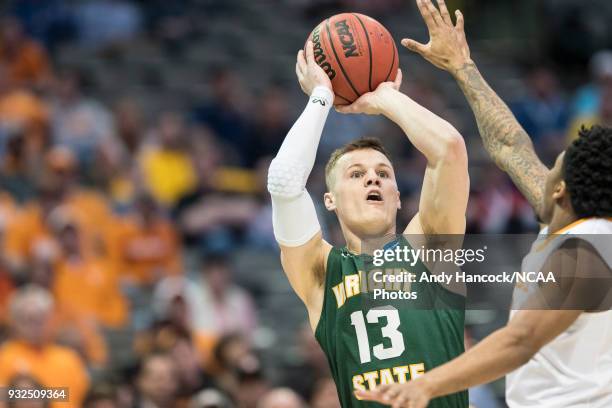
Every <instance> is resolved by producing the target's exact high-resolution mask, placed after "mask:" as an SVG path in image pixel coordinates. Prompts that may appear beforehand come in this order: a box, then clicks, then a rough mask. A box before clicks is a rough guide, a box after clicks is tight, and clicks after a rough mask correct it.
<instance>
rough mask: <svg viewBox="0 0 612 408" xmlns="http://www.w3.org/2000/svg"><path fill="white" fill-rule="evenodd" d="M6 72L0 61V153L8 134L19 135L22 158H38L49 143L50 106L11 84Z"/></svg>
mask: <svg viewBox="0 0 612 408" xmlns="http://www.w3.org/2000/svg"><path fill="white" fill-rule="evenodd" d="M7 72H8V70H7V67H6V66H5V65H3V64H2V63H1V62H0V144H1V147H2V149H0V152H3V151H4V149H5V148H6V144H7V142H8V140H9V136H10V135H13V134H22V135H23V138H24V139H23V142H24V146H23V155H24V157H25V160H26V161H28V162H31V161H36V160H40V156H41V155H42V152H43V150H44V148H45V147H46V145H47V143H48V134H49V132H48V130H49V109H48V107H47V105H46V103H45V102H43V101H42V100H41V99H40V98H39V97H37V96H36V95H35V94H34V93H32V92H31V91H29V90H28V89H26V88H19V87H17V86H16V85H14V84H11V83H10V81H9V78H8V76H7Z"/></svg>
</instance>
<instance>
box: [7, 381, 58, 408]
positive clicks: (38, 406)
mask: <svg viewBox="0 0 612 408" xmlns="http://www.w3.org/2000/svg"><path fill="white" fill-rule="evenodd" d="M7 388H8V389H9V390H40V389H42V385H41V384H40V383H39V382H38V381H36V379H35V378H33V377H31V376H29V375H22V374H17V375H16V376H15V377H13V378H12V379H11V381H10V382H9V385H8V387H7ZM50 405H51V403H50V402H49V401H48V400H44V399H41V400H31V399H30V400H28V399H23V400H19V399H12V400H10V401H9V402H8V404H7V406H8V408H48V407H49V406H50Z"/></svg>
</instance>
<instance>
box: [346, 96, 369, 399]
mask: <svg viewBox="0 0 612 408" xmlns="http://www.w3.org/2000/svg"><path fill="white" fill-rule="evenodd" d="M339 108H341V106H338V107H336V110H338V109H339ZM355 397H357V398H358V399H360V400H362V401H380V395H379V394H378V392H377V391H376V390H368V391H361V390H357V391H355Z"/></svg>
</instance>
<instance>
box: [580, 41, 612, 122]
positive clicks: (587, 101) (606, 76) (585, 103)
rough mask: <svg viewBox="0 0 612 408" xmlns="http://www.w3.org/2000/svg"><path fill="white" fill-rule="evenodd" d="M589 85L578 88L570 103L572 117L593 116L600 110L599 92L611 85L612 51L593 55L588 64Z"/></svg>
mask: <svg viewBox="0 0 612 408" xmlns="http://www.w3.org/2000/svg"><path fill="white" fill-rule="evenodd" d="M590 70H591V78H592V81H591V83H589V84H587V85H584V86H582V87H581V88H579V89H578V90H577V91H576V93H575V96H574V100H573V101H572V114H573V115H574V116H593V115H596V114H597V112H599V110H600V103H601V90H602V89H603V88H605V87H609V86H611V85H612V50H603V51H599V52H597V53H595V54H594V55H593V56H592V57H591V62H590Z"/></svg>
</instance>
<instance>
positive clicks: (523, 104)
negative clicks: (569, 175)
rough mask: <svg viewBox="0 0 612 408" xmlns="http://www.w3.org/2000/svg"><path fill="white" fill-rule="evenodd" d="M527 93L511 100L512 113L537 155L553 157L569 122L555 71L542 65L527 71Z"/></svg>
mask: <svg viewBox="0 0 612 408" xmlns="http://www.w3.org/2000/svg"><path fill="white" fill-rule="evenodd" d="M526 89H527V94H526V95H525V96H524V97H523V98H521V99H519V100H518V101H516V102H514V103H513V104H512V106H511V108H512V112H513V113H514V115H515V116H516V118H517V120H518V121H519V122H520V124H521V126H523V128H524V129H525V131H526V132H527V133H528V134H529V136H530V137H531V139H532V140H533V142H534V144H535V146H536V149H537V151H538V153H539V154H540V157H542V158H543V160H545V161H550V160H554V158H556V155H557V153H558V152H559V150H561V145H562V143H563V135H564V134H565V130H566V128H567V125H568V122H569V107H568V104H567V103H566V101H565V98H564V97H563V95H562V94H561V92H560V90H559V84H558V79H557V77H556V76H555V74H554V73H553V72H552V71H551V70H550V69H548V68H546V67H544V66H538V67H535V68H533V69H531V70H530V72H529V73H528V75H527V78H526Z"/></svg>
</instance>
